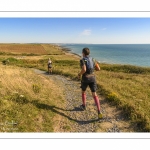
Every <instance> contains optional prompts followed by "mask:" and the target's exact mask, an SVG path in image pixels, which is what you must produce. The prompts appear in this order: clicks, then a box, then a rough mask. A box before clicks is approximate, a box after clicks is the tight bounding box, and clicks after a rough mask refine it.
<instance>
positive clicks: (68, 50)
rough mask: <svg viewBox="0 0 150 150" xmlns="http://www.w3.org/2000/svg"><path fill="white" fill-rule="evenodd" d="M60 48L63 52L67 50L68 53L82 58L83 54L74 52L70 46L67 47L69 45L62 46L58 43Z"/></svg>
mask: <svg viewBox="0 0 150 150" xmlns="http://www.w3.org/2000/svg"><path fill="white" fill-rule="evenodd" d="M58 47H59V49H60V50H62V51H63V52H65V54H66V55H73V56H75V57H77V58H79V59H80V58H81V56H80V55H79V54H76V53H74V52H72V50H71V49H70V48H67V47H63V46H60V45H58Z"/></svg>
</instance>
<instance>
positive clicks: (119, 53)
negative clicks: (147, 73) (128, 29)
mask: <svg viewBox="0 0 150 150" xmlns="http://www.w3.org/2000/svg"><path fill="white" fill-rule="evenodd" d="M59 45H60V46H62V47H64V48H68V49H69V50H70V52H72V53H75V54H77V55H79V56H82V49H83V48H84V47H88V48H89V49H90V56H91V57H93V58H94V59H96V60H97V61H98V62H100V63H106V64H122V65H134V66H140V67H150V44H59Z"/></svg>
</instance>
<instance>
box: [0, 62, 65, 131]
mask: <svg viewBox="0 0 150 150" xmlns="http://www.w3.org/2000/svg"><path fill="white" fill-rule="evenodd" d="M56 100H57V101H56ZM63 101H64V100H63V94H62V91H60V89H59V87H57V85H55V83H54V82H53V81H51V80H50V79H48V78H46V77H43V76H40V75H37V74H35V73H34V72H33V71H32V70H31V69H24V68H19V67H16V66H15V67H13V66H4V65H0V105H1V107H0V114H1V115H0V123H1V126H0V132H54V127H55V125H56V122H55V121H54V117H55V116H56V115H58V114H57V113H56V112H55V107H56V106H57V107H58V106H59V102H61V105H63Z"/></svg>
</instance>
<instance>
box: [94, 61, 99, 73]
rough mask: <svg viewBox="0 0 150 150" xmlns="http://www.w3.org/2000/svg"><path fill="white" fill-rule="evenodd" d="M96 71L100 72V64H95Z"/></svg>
mask: <svg viewBox="0 0 150 150" xmlns="http://www.w3.org/2000/svg"><path fill="white" fill-rule="evenodd" d="M95 70H96V71H100V66H99V64H98V63H97V62H96V64H95Z"/></svg>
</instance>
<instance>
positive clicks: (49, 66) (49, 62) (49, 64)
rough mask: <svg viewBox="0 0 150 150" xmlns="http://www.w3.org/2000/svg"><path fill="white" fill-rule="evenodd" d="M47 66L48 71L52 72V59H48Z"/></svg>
mask: <svg viewBox="0 0 150 150" xmlns="http://www.w3.org/2000/svg"><path fill="white" fill-rule="evenodd" d="M47 67H48V73H49V74H52V61H51V59H50V58H49V59H48V62H47Z"/></svg>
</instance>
